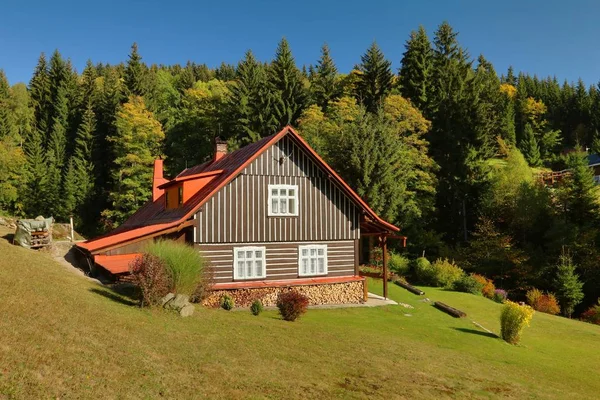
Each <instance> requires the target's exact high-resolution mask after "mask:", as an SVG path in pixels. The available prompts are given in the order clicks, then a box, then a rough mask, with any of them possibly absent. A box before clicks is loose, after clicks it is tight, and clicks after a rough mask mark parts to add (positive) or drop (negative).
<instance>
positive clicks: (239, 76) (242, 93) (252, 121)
mask: <svg viewBox="0 0 600 400" xmlns="http://www.w3.org/2000/svg"><path fill="white" fill-rule="evenodd" d="M230 89H231V95H230V96H229V102H228V108H229V113H230V115H231V118H230V119H231V120H232V121H233V137H234V138H235V139H237V140H241V141H244V142H255V141H257V140H259V139H260V138H261V137H263V136H268V135H271V134H273V133H274V132H275V130H276V129H277V128H278V122H277V117H276V114H275V109H274V105H273V101H274V96H273V93H272V89H271V86H270V85H269V84H268V77H267V71H266V70H265V67H264V66H263V65H262V64H260V63H259V62H258V61H257V60H256V58H255V57H254V54H252V52H251V51H247V52H246V55H245V56H244V59H243V60H242V61H240V62H239V64H238V67H237V72H236V78H235V81H234V84H232V85H231V86H230Z"/></svg>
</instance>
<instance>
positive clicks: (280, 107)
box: [269, 38, 308, 128]
mask: <svg viewBox="0 0 600 400" xmlns="http://www.w3.org/2000/svg"><path fill="white" fill-rule="evenodd" d="M269 83H270V85H271V87H272V91H273V94H274V96H275V101H274V108H275V115H276V116H277V122H278V128H283V127H284V126H286V125H295V124H296V121H297V119H298V117H300V115H301V114H302V111H303V110H304V107H305V106H306V102H307V97H308V93H307V90H306V88H305V86H304V77H303V76H302V73H301V72H300V70H299V69H298V67H297V66H296V62H295V61H294V57H293V56H292V51H291V50H290V46H289V43H288V41H287V40H286V39H285V38H283V39H281V41H280V42H279V45H278V46H277V51H276V52H275V59H274V60H273V62H272V63H271V65H270V67H269Z"/></svg>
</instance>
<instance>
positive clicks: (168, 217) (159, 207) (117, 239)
mask: <svg viewBox="0 0 600 400" xmlns="http://www.w3.org/2000/svg"><path fill="white" fill-rule="evenodd" d="M285 135H290V136H291V138H292V139H293V140H295V141H296V142H297V144H298V145H300V146H301V147H302V148H304V149H305V150H306V151H307V152H308V153H309V154H310V155H312V156H313V158H314V161H315V162H316V163H317V164H318V165H320V166H321V168H323V169H324V170H325V171H327V173H328V174H329V175H330V176H331V178H332V179H334V180H335V181H336V182H337V183H338V184H339V185H340V188H341V189H342V190H344V191H345V192H346V194H347V195H348V196H349V197H350V198H352V199H353V200H354V201H356V203H357V204H358V205H360V207H361V208H363V210H364V212H365V214H366V216H367V217H368V218H369V219H370V224H373V223H375V224H376V225H377V226H381V227H383V228H384V229H387V230H391V231H399V230H400V229H399V228H397V227H396V226H394V225H392V224H390V223H389V222H386V221H384V220H383V219H381V218H380V217H379V216H378V215H377V214H375V212H374V211H373V210H371V208H370V207H369V206H368V205H367V203H365V202H364V201H363V200H362V199H361V198H360V196H359V195H358V194H356V192H354V190H352V189H351V188H350V186H348V184H346V182H344V180H343V179H342V178H341V177H340V176H339V175H338V174H337V173H336V172H335V171H334V170H333V169H332V168H331V167H330V166H329V165H328V164H327V163H326V162H325V161H323V159H322V158H321V157H320V156H319V155H318V154H317V153H316V152H315V151H314V150H313V149H312V148H311V147H310V146H309V144H308V143H306V141H305V140H304V139H302V137H301V136H300V135H299V134H298V133H297V132H296V131H295V130H294V129H293V128H292V127H290V126H287V127H285V128H284V129H282V130H281V131H280V132H279V133H277V134H274V135H271V136H267V137H265V138H262V139H261V140H259V141H257V142H255V143H252V144H249V145H247V146H245V147H242V148H241V149H239V150H236V151H234V152H231V153H229V154H227V155H225V156H223V157H221V158H220V159H219V160H217V161H214V162H213V161H207V162H205V163H203V164H200V165H196V166H194V167H191V168H187V169H185V170H184V171H183V172H181V173H180V174H179V175H177V177H176V178H175V180H180V181H181V180H185V179H186V177H190V176H193V175H198V174H202V175H205V174H206V175H209V173H211V172H212V173H215V174H217V175H216V176H215V178H214V179H212V180H211V181H210V182H209V183H208V184H206V185H205V186H204V187H202V188H201V189H200V190H199V191H198V192H197V193H196V194H194V195H193V196H192V197H191V198H190V199H189V200H188V201H186V202H185V203H184V204H183V206H181V207H179V208H175V209H170V210H166V209H165V207H164V194H163V195H162V196H161V197H159V198H158V199H157V200H156V201H154V202H152V201H149V202H148V203H146V205H144V206H143V207H142V208H140V209H139V210H138V211H137V212H135V213H134V214H133V215H132V216H131V217H129V219H128V220H127V221H125V222H124V223H123V224H122V225H121V226H119V227H118V228H116V229H115V230H113V231H111V232H109V233H107V234H106V235H103V236H100V237H98V238H95V239H92V240H88V241H86V242H83V243H79V244H78V246H79V247H82V248H84V249H87V250H89V251H90V252H97V251H99V250H101V249H103V248H106V247H110V246H114V245H116V244H120V243H125V242H128V241H131V240H134V239H137V238H140V237H143V236H147V235H151V234H155V233H160V232H161V231H164V230H167V229H171V228H174V227H177V226H178V225H180V224H182V223H184V222H185V221H186V220H187V219H189V218H190V217H191V216H192V215H193V214H194V213H195V212H196V211H197V210H198V209H199V208H200V207H201V206H202V205H203V204H204V203H206V202H207V201H208V200H209V199H210V198H211V197H212V196H213V195H214V194H216V193H217V192H218V191H219V190H220V189H221V188H222V187H224V186H225V185H227V184H228V183H229V182H231V181H232V180H233V179H234V178H235V177H236V176H237V175H238V174H239V173H240V172H241V171H242V170H243V169H244V168H246V167H247V166H248V165H249V164H250V163H251V162H252V161H254V160H255V159H256V158H257V157H258V156H259V155H260V154H262V152H263V151H265V150H266V149H268V148H269V147H270V146H271V145H273V144H275V143H277V142H278V141H279V140H280V139H281V138H282V137H284V136H285ZM187 179H189V178H187Z"/></svg>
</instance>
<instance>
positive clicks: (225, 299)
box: [220, 294, 235, 311]
mask: <svg viewBox="0 0 600 400" xmlns="http://www.w3.org/2000/svg"><path fill="white" fill-rule="evenodd" d="M220 304H221V308H223V309H224V310H227V311H229V310H231V309H232V308H233V307H235V300H234V299H233V297H231V296H230V295H228V294H224V295H223V296H221V301H220Z"/></svg>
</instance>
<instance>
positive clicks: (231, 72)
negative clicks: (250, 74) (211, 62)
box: [215, 62, 235, 82]
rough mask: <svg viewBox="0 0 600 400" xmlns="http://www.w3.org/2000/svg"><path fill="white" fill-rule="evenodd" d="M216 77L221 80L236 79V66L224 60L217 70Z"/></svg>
mask: <svg viewBox="0 0 600 400" xmlns="http://www.w3.org/2000/svg"><path fill="white" fill-rule="evenodd" d="M215 78H217V79H218V80H221V81H225V82H227V81H232V80H234V79H235V66H233V65H231V64H227V63H225V62H222V63H221V65H219V67H218V68H217V69H216V70H215Z"/></svg>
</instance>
